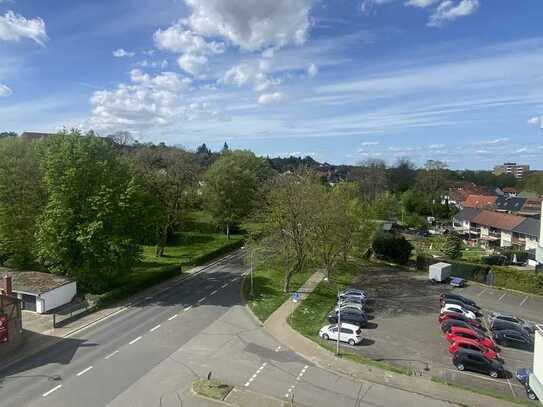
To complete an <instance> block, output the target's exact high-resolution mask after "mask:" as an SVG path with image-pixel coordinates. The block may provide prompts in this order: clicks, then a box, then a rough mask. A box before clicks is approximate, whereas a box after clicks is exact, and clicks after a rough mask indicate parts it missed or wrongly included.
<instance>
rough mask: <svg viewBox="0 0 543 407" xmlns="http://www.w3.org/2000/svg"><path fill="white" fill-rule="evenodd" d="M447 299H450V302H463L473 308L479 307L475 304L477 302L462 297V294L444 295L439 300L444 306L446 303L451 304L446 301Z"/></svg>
mask: <svg viewBox="0 0 543 407" xmlns="http://www.w3.org/2000/svg"><path fill="white" fill-rule="evenodd" d="M445 299H448V300H449V299H450V300H457V301H462V302H463V303H464V304H466V305H469V306H471V307H477V308H479V307H478V306H477V304H476V303H475V301H473V300H470V299H469V298H466V297H464V296H463V295H460V294H449V293H442V294H441V295H440V298H439V300H440V301H441V303H442V304H445V302H449V301H445Z"/></svg>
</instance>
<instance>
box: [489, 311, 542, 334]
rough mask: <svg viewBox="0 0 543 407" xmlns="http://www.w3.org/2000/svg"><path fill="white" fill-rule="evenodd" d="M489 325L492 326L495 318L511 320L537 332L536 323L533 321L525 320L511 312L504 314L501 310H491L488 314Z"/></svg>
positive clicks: (529, 330)
mask: <svg viewBox="0 0 543 407" xmlns="http://www.w3.org/2000/svg"><path fill="white" fill-rule="evenodd" d="M487 319H488V325H489V326H490V327H491V328H492V326H493V323H494V321H495V320H500V321H506V322H511V323H513V324H517V325H519V326H520V327H522V328H524V329H525V330H527V331H528V332H530V333H534V332H535V324H534V323H533V322H529V321H525V320H523V319H520V318H518V317H516V316H514V315H511V314H502V313H501V312H491V313H490V314H488V318H487Z"/></svg>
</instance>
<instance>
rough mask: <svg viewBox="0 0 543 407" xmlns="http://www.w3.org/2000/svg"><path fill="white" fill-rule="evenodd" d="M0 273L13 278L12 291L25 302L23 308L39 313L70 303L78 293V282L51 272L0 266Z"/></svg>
mask: <svg viewBox="0 0 543 407" xmlns="http://www.w3.org/2000/svg"><path fill="white" fill-rule="evenodd" d="M0 275H7V276H10V277H11V278H12V281H13V283H12V291H13V294H14V295H16V296H17V298H19V299H20V300H22V302H23V309H24V310H27V311H33V312H36V313H38V314H43V313H46V312H49V311H51V310H53V309H55V308H58V307H61V306H63V305H66V304H68V303H70V302H71V301H72V300H73V299H74V297H75V295H76V294H77V283H76V282H75V281H73V280H70V279H67V278H65V277H62V276H58V275H55V274H50V273H42V272H38V271H16V270H11V269H6V268H0Z"/></svg>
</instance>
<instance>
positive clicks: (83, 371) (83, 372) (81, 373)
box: [76, 366, 92, 377]
mask: <svg viewBox="0 0 543 407" xmlns="http://www.w3.org/2000/svg"><path fill="white" fill-rule="evenodd" d="M91 369H92V366H89V367H88V368H86V369H84V370H82V371H80V372H79V373H78V374H76V376H78V377H79V376H83V375H84V374H85V373H87V372H88V371H89V370H91Z"/></svg>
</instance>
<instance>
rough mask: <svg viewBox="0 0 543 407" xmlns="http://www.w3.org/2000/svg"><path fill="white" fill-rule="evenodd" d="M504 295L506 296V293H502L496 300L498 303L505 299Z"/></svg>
mask: <svg viewBox="0 0 543 407" xmlns="http://www.w3.org/2000/svg"><path fill="white" fill-rule="evenodd" d="M506 295H507V293H506V292H505V293H503V295H502V296H500V298H498V301H501V300H503V299H504V297H505V296H506Z"/></svg>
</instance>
